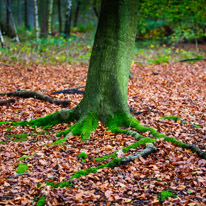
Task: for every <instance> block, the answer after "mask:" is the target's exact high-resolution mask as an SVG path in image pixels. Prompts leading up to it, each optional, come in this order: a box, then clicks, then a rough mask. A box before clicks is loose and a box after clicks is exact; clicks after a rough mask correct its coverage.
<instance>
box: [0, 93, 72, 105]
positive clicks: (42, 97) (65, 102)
mask: <svg viewBox="0 0 206 206" xmlns="http://www.w3.org/2000/svg"><path fill="white" fill-rule="evenodd" d="M0 95H3V96H9V97H10V96H14V97H22V98H35V99H39V100H43V101H46V102H49V103H51V104H56V105H63V106H68V105H69V104H70V101H69V100H57V99H52V98H51V97H50V96H48V95H44V94H41V93H40V92H35V91H26V90H17V91H15V92H8V93H0Z"/></svg>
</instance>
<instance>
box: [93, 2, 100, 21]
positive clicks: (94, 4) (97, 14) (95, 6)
mask: <svg viewBox="0 0 206 206" xmlns="http://www.w3.org/2000/svg"><path fill="white" fill-rule="evenodd" d="M93 10H94V13H95V15H96V17H97V18H99V12H98V10H97V0H94V2H93Z"/></svg>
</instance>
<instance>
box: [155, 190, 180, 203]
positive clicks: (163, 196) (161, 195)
mask: <svg viewBox="0 0 206 206" xmlns="http://www.w3.org/2000/svg"><path fill="white" fill-rule="evenodd" d="M168 197H173V198H176V197H177V195H175V194H173V193H172V192H170V191H168V188H167V189H166V190H163V191H162V192H160V193H159V194H158V200H159V201H160V202H161V203H162V202H164V201H165V200H167V199H168Z"/></svg>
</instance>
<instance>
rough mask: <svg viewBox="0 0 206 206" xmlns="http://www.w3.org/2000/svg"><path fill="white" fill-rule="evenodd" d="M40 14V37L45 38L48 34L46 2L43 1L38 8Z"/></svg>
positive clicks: (46, 0)
mask: <svg viewBox="0 0 206 206" xmlns="http://www.w3.org/2000/svg"><path fill="white" fill-rule="evenodd" d="M40 9H41V10H40V11H41V12H40V14H41V21H40V22H41V36H42V37H43V38H47V33H48V0H43V1H42V2H41V7H40Z"/></svg>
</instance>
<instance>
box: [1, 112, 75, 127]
mask: <svg viewBox="0 0 206 206" xmlns="http://www.w3.org/2000/svg"><path fill="white" fill-rule="evenodd" d="M78 118H79V115H78V113H77V112H76V110H75V108H74V109H71V110H70V109H63V110H60V111H57V112H54V113H52V114H49V115H47V116H45V117H40V118H37V119H32V120H30V121H21V122H11V121H6V122H0V125H3V124H6V123H11V124H12V125H13V126H17V125H20V126H25V125H29V126H31V127H43V128H47V127H50V126H52V125H55V124H59V123H67V122H69V121H74V120H77V119H78Z"/></svg>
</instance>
